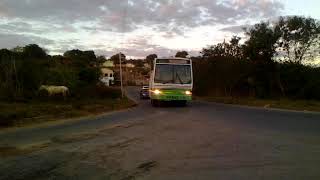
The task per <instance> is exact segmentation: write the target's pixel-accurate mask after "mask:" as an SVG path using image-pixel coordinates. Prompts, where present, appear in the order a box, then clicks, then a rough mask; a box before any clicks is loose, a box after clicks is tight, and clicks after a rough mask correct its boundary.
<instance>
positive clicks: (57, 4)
mask: <svg viewBox="0 0 320 180" xmlns="http://www.w3.org/2000/svg"><path fill="white" fill-rule="evenodd" d="M128 2H129V3H128ZM281 8H282V5H281V4H280V3H279V2H278V1H274V0H257V1H252V0H235V1H233V2H230V1H218V0H176V1H172V0H162V1H156V0H136V1H127V0H108V1H104V0H67V1H66V0H3V1H2V4H1V8H0V9H4V10H3V11H4V12H6V13H5V15H6V16H7V17H18V18H22V19H32V20H38V21H44V22H48V21H50V22H51V23H62V24H65V23H76V22H81V21H97V22H99V23H98V24H99V25H98V26H99V27H98V28H101V29H104V28H105V27H107V28H109V29H110V28H111V29H112V30H113V31H132V30H134V29H135V28H136V27H137V25H147V26H148V25H159V26H167V27H169V28H168V31H170V30H171V29H172V27H196V26H199V25H208V24H217V23H221V24H225V23H230V22H232V21H235V20H239V19H245V18H248V17H270V16H274V15H276V14H277V13H278V12H279V10H280V9H281ZM161 30H163V28H161Z"/></svg>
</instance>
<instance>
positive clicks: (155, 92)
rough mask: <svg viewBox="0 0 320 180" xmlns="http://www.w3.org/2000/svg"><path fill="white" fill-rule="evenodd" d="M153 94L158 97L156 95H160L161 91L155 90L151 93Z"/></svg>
mask: <svg viewBox="0 0 320 180" xmlns="http://www.w3.org/2000/svg"><path fill="white" fill-rule="evenodd" d="M153 93H154V94H155V95H158V94H161V91H160V90H159V89H156V90H154V91H153Z"/></svg>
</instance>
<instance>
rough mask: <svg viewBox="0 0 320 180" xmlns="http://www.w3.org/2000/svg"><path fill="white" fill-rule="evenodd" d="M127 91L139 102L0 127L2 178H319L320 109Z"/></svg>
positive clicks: (0, 166)
mask: <svg viewBox="0 0 320 180" xmlns="http://www.w3.org/2000/svg"><path fill="white" fill-rule="evenodd" d="M127 94H128V96H129V97H130V98H133V99H135V100H136V101H137V103H138V104H139V105H138V106H137V107H135V108H131V109H129V110H123V111H119V112H114V113H109V114H105V115H101V116H99V117H93V118H85V119H81V120H72V121H66V122H57V123H54V124H52V123H50V124H45V125H40V126H36V127H28V128H22V129H11V130H6V131H3V132H0V151H1V150H2V151H4V150H6V151H8V153H7V154H9V155H3V156H2V157H0V179H153V180H155V179H166V180H167V179H290V180H292V179H308V180H310V179H315V180H318V179H320V171H319V167H320V114H319V113H310V112H295V111H284V110H273V109H263V108H253V107H243V106H232V105H223V104H216V103H208V102H201V101H195V102H192V103H190V104H189V105H188V106H187V107H172V106H167V107H160V108H154V107H151V105H150V102H149V101H148V100H139V99H138V89H137V88H134V87H129V88H127ZM11 151H12V152H11Z"/></svg>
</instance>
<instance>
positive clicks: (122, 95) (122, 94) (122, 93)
mask: <svg viewBox="0 0 320 180" xmlns="http://www.w3.org/2000/svg"><path fill="white" fill-rule="evenodd" d="M119 62H120V63H119V64H120V86H121V97H122V98H123V97H124V92H123V85H122V63H121V52H120V53H119Z"/></svg>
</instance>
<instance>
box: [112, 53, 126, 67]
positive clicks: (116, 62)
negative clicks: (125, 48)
mask: <svg viewBox="0 0 320 180" xmlns="http://www.w3.org/2000/svg"><path fill="white" fill-rule="evenodd" d="M110 60H111V61H113V63H114V64H119V63H120V61H119V53H118V54H115V55H113V56H111V57H110ZM125 60H126V55H124V54H123V53H121V63H124V62H125Z"/></svg>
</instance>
